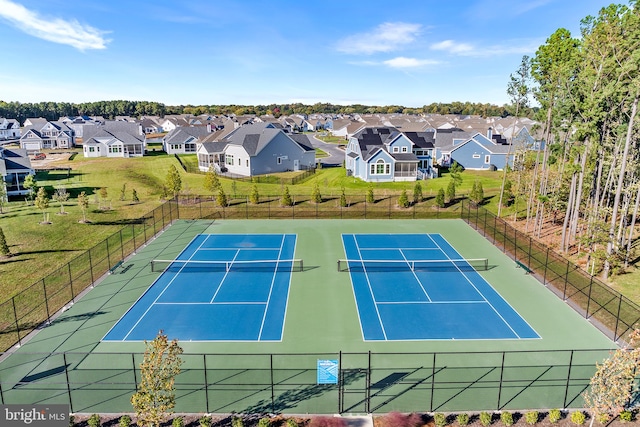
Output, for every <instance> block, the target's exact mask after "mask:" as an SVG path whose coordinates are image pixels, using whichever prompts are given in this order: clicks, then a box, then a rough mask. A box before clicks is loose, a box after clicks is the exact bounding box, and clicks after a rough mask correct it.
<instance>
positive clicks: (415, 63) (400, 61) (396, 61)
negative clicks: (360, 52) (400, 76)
mask: <svg viewBox="0 0 640 427" xmlns="http://www.w3.org/2000/svg"><path fill="white" fill-rule="evenodd" d="M439 63H440V61H434V60H431V59H417V58H406V57H404V56H398V57H397V58H393V59H388V60H386V61H383V64H385V65H388V66H389V67H391V68H419V67H425V66H427V65H436V64H439Z"/></svg>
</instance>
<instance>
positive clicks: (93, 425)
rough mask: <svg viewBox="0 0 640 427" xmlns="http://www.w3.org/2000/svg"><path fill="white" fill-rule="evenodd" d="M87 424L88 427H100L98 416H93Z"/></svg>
mask: <svg viewBox="0 0 640 427" xmlns="http://www.w3.org/2000/svg"><path fill="white" fill-rule="evenodd" d="M87 424H88V425H89V427H99V426H100V415H98V414H93V415H91V416H90V417H89V419H88V420H87Z"/></svg>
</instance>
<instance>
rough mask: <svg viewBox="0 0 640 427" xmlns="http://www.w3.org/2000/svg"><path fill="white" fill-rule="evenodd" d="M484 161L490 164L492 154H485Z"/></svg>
mask: <svg viewBox="0 0 640 427" xmlns="http://www.w3.org/2000/svg"><path fill="white" fill-rule="evenodd" d="M484 162H485V163H486V164H489V163H490V162H491V156H490V155H488V154H487V155H485V156H484Z"/></svg>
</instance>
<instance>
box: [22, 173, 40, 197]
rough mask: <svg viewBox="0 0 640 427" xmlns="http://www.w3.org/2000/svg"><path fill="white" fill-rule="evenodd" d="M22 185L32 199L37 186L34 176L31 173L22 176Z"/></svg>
mask: <svg viewBox="0 0 640 427" xmlns="http://www.w3.org/2000/svg"><path fill="white" fill-rule="evenodd" d="M22 186H23V187H24V188H25V189H27V190H29V200H33V196H34V194H35V192H36V188H38V183H37V182H36V177H35V176H33V175H27V176H26V177H25V178H24V182H23V183H22Z"/></svg>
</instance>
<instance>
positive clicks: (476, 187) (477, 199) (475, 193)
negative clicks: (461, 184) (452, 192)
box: [469, 180, 484, 206]
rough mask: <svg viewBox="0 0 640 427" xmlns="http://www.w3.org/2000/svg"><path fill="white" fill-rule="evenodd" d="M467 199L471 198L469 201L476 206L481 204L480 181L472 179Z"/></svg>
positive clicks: (481, 189) (481, 190) (482, 196)
mask: <svg viewBox="0 0 640 427" xmlns="http://www.w3.org/2000/svg"><path fill="white" fill-rule="evenodd" d="M469 200H471V202H472V203H473V204H474V205H476V206H478V205H480V204H482V202H483V201H484V189H483V188H482V182H480V181H478V180H475V181H473V186H472V187H471V192H470V193H469Z"/></svg>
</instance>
